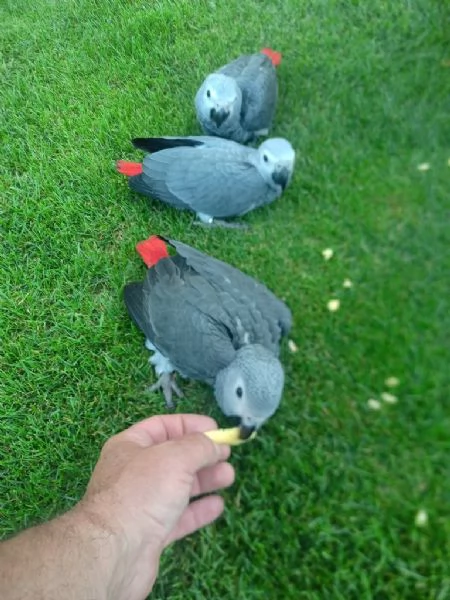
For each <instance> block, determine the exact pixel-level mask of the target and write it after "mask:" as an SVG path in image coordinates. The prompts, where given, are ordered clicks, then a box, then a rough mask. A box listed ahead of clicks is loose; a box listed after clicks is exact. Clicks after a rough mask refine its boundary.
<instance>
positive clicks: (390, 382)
mask: <svg viewBox="0 0 450 600" xmlns="http://www.w3.org/2000/svg"><path fill="white" fill-rule="evenodd" d="M399 383H400V379H398V377H388V378H387V379H386V380H385V381H384V384H385V385H387V387H390V388H393V387H397V386H398V385H399Z"/></svg>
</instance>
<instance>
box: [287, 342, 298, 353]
mask: <svg viewBox="0 0 450 600" xmlns="http://www.w3.org/2000/svg"><path fill="white" fill-rule="evenodd" d="M288 348H289V350H290V351H291V352H298V346H297V344H296V343H295V342H294V340H289V341H288Z"/></svg>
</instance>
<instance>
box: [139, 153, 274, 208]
mask: <svg viewBox="0 0 450 600" xmlns="http://www.w3.org/2000/svg"><path fill="white" fill-rule="evenodd" d="M234 145H235V146H236V147H237V148H238V151H237V152H236V151H235V149H234V148H233V149H232V151H230V150H229V149H228V148H226V149H223V148H220V147H214V148H212V147H209V146H207V145H204V146H200V147H194V148H192V147H183V148H171V149H168V150H163V151H161V152H157V153H155V154H152V155H150V156H147V157H146V158H145V159H144V173H143V176H142V178H143V180H144V181H145V182H146V184H147V186H148V188H150V192H151V193H153V195H155V196H156V197H158V198H159V199H160V200H162V201H163V202H167V203H168V204H172V205H174V206H178V207H180V208H186V207H188V208H190V209H191V210H193V211H195V212H197V213H204V214H207V215H210V216H212V217H232V216H237V215H242V214H245V213H246V212H248V211H250V210H252V209H253V208H256V207H257V206H261V205H263V204H266V203H268V202H271V201H272V200H274V199H275V197H276V194H275V192H273V191H272V190H271V189H270V188H269V187H268V186H267V185H266V183H265V181H264V179H263V178H262V177H261V175H260V173H259V172H258V170H257V168H256V167H255V166H254V165H253V164H252V163H251V162H249V161H248V156H249V152H255V150H253V149H251V148H250V149H248V148H245V147H243V146H240V145H239V144H234Z"/></svg>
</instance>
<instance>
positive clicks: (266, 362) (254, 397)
mask: <svg viewBox="0 0 450 600" xmlns="http://www.w3.org/2000/svg"><path fill="white" fill-rule="evenodd" d="M283 386H284V371H283V367H282V366H281V363H280V361H279V360H278V358H277V357H276V356H274V355H273V354H272V353H271V352H269V350H267V349H266V348H264V346H261V345H259V344H248V345H245V346H243V347H242V348H240V349H239V350H238V351H237V352H236V356H235V358H234V360H233V361H232V362H231V363H230V364H229V365H228V366H227V367H225V369H222V371H219V373H218V374H217V377H216V381H215V386H214V391H215V395H216V399H217V403H218V404H219V406H220V408H221V410H222V412H223V413H224V414H225V415H227V416H230V417H232V416H233V417H239V418H240V430H241V438H242V439H246V438H247V437H249V436H250V435H251V434H252V433H253V431H255V430H256V429H258V428H259V427H260V426H261V425H262V424H263V423H264V422H265V421H267V419H268V418H269V417H271V416H272V415H273V414H274V412H275V411H276V410H277V408H278V406H279V405H280V401H281V396H282V393H283Z"/></svg>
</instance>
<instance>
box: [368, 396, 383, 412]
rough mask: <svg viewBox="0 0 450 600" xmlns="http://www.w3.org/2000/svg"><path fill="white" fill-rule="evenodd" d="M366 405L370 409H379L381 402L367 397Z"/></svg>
mask: <svg viewBox="0 0 450 600" xmlns="http://www.w3.org/2000/svg"><path fill="white" fill-rule="evenodd" d="M367 406H368V407H369V408H370V410H380V408H381V402H380V401H379V400H375V398H369V400H367Z"/></svg>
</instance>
